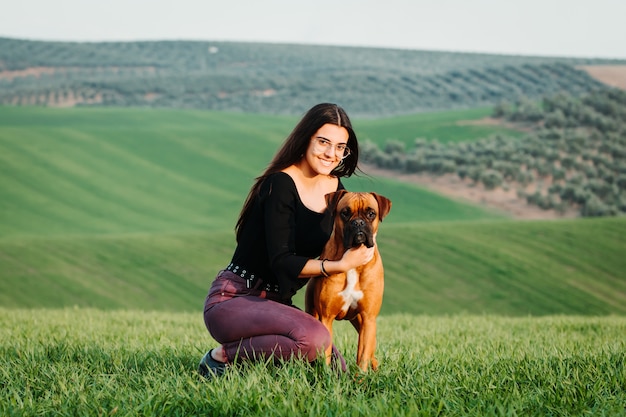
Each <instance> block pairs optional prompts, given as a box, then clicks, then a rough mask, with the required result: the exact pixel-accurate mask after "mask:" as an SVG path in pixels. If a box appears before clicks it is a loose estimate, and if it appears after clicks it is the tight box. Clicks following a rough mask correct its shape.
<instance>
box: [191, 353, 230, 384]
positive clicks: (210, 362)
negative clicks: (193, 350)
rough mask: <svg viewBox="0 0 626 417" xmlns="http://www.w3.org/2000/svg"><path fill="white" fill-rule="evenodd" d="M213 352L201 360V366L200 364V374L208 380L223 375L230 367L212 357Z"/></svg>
mask: <svg viewBox="0 0 626 417" xmlns="http://www.w3.org/2000/svg"><path fill="white" fill-rule="evenodd" d="M212 350H213V349H211V350H209V351H208V352H207V353H206V354H205V355H204V356H203V357H202V359H201V360H200V364H198V373H199V374H200V375H201V376H203V377H204V378H207V379H209V378H213V377H214V376H221V375H223V374H224V372H225V371H226V368H227V367H228V365H227V364H225V363H224V362H219V361H216V360H215V359H213V357H211V351H212Z"/></svg>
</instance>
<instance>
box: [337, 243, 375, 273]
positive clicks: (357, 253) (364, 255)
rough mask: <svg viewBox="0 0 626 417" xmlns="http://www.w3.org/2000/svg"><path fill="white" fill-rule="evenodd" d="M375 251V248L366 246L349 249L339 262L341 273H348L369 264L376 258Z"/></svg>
mask: <svg viewBox="0 0 626 417" xmlns="http://www.w3.org/2000/svg"><path fill="white" fill-rule="evenodd" d="M375 250H376V247H375V246H372V247H371V248H368V247H367V246H365V245H361V246H359V247H358V248H352V249H348V250H347V251H346V253H344V254H343V257H342V258H341V260H340V261H339V264H340V265H341V266H340V268H341V272H346V271H349V270H350V269H352V268H358V267H359V266H363V265H365V264H367V263H368V262H369V261H371V260H372V258H374V253H375Z"/></svg>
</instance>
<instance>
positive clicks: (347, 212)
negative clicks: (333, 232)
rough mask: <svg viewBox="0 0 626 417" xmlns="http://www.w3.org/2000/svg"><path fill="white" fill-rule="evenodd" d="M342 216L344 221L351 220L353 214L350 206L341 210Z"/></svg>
mask: <svg viewBox="0 0 626 417" xmlns="http://www.w3.org/2000/svg"><path fill="white" fill-rule="evenodd" d="M340 214H341V218H342V219H343V220H344V221H347V220H350V216H351V215H352V212H351V211H350V208H349V207H346V208H344V209H343V210H341V213H340Z"/></svg>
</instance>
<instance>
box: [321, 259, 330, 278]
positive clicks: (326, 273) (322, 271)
mask: <svg viewBox="0 0 626 417" xmlns="http://www.w3.org/2000/svg"><path fill="white" fill-rule="evenodd" d="M327 260H328V259H322V262H321V263H320V272H321V273H322V275H324V276H325V277H327V276H329V275H328V272H326V269H324V262H326V261H327Z"/></svg>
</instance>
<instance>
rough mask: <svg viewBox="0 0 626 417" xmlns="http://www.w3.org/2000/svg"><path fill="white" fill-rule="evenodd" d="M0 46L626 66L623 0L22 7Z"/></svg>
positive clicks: (11, 9)
mask: <svg viewBox="0 0 626 417" xmlns="http://www.w3.org/2000/svg"><path fill="white" fill-rule="evenodd" d="M3 3H4V4H3V5H2V7H1V8H0V10H1V13H0V37H9V38H18V39H31V40H53V41H78V42H94V41H95V42H97V41H136V40H202V41H251V42H272V43H290V44H317V45H343V46H363V47H382V48H400V49H414V50H437V51H452V52H481V53H495V54H513V55H539V56H559V57H560V56H565V57H589V58H619V59H626V0H438V1H435V0H384V1H381V0H378V1H373V0H360V1H359V0H343V1H342V0H335V1H331V0H314V1H296V0H292V1H288V0H248V1H244V0H222V1H214V0H170V1H161V0H106V1H94V0H19V1H15V0H14V1H9V0H7V1H5V2H3Z"/></svg>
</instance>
